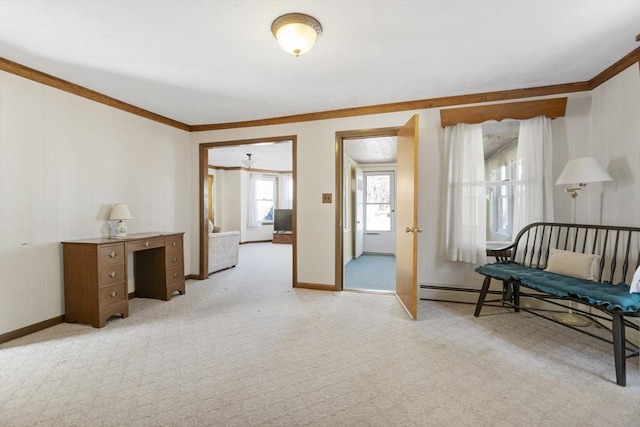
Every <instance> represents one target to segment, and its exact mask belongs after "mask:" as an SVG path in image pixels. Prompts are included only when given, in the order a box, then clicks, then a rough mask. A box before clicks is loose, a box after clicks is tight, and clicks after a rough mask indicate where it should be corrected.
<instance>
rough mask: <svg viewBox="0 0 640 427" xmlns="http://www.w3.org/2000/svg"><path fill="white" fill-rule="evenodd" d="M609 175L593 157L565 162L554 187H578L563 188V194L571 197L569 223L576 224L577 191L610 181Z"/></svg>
mask: <svg viewBox="0 0 640 427" xmlns="http://www.w3.org/2000/svg"><path fill="white" fill-rule="evenodd" d="M612 180H613V178H611V175H609V174H608V173H607V171H606V170H604V168H603V167H602V166H600V163H598V161H597V160H596V159H594V158H593V157H578V158H576V159H571V160H569V161H568V162H567V164H566V165H565V167H564V169H563V170H562V173H561V174H560V177H559V178H558V180H557V181H556V185H567V184H568V185H572V186H573V185H576V184H577V185H578V187H569V188H565V189H564V192H565V193H567V194H569V196H570V197H571V223H572V224H575V222H576V199H577V198H578V191H582V190H583V189H584V188H585V187H586V186H587V183H589V182H603V181H612Z"/></svg>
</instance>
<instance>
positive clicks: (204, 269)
mask: <svg viewBox="0 0 640 427" xmlns="http://www.w3.org/2000/svg"><path fill="white" fill-rule="evenodd" d="M288 141H291V166H292V168H291V179H292V181H293V203H292V210H293V223H292V228H293V241H292V248H291V252H292V260H291V261H292V272H291V274H292V284H293V287H296V285H297V283H298V282H297V279H298V262H297V251H296V240H297V233H296V222H297V221H296V212H297V209H296V205H297V199H298V197H297V190H296V188H297V187H296V177H297V166H296V164H297V162H296V157H297V156H296V144H297V141H298V137H297V135H284V136H270V137H265V138H252V139H241V140H234V141H220V142H202V143H200V144H199V149H198V151H199V154H198V155H199V160H198V165H199V176H200V179H199V180H198V181H199V190H200V197H199V202H200V204H199V216H200V222H199V223H198V224H199V225H198V230H199V235H200V259H199V269H200V272H199V274H198V277H197V279H200V280H204V279H207V278H208V277H209V274H208V273H209V244H208V242H209V239H208V237H209V229H208V222H207V220H208V217H207V213H208V206H209V205H208V197H210V196H211V195H210V194H208V193H209V191H208V188H207V186H208V182H209V149H210V148H217V147H224V146H231V145H247V144H257V143H261V142H275V143H278V142H288Z"/></svg>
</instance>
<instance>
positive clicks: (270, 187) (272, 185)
mask: <svg viewBox="0 0 640 427" xmlns="http://www.w3.org/2000/svg"><path fill="white" fill-rule="evenodd" d="M277 183H278V179H277V177H275V176H269V175H262V177H260V178H256V211H257V218H258V221H262V222H263V223H272V222H273V209H274V208H276V207H277V206H276V205H275V200H276V194H277V193H276V188H277Z"/></svg>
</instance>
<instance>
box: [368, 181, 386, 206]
mask: <svg viewBox="0 0 640 427" xmlns="http://www.w3.org/2000/svg"><path fill="white" fill-rule="evenodd" d="M366 179H367V182H366V186H367V201H366V202H367V203H389V202H390V201H391V199H390V188H391V176H390V175H367V176H366Z"/></svg>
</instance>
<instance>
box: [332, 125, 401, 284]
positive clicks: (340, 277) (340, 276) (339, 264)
mask: <svg viewBox="0 0 640 427" xmlns="http://www.w3.org/2000/svg"><path fill="white" fill-rule="evenodd" d="M401 128H402V126H393V127H384V128H373V129H360V130H348V131H340V132H336V149H335V152H336V189H335V194H336V197H335V200H336V203H335V209H336V212H335V215H336V221H335V223H336V229H335V242H336V246H335V254H336V258H335V286H334V290H336V291H341V290H343V287H344V265H343V263H344V241H343V240H344V239H343V235H344V224H343V218H344V216H343V214H342V210H343V208H344V200H343V197H342V193H343V191H342V189H343V188H344V140H345V139H365V138H374V137H378V136H380V137H382V136H397V135H398V131H399V130H400V129H401Z"/></svg>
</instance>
